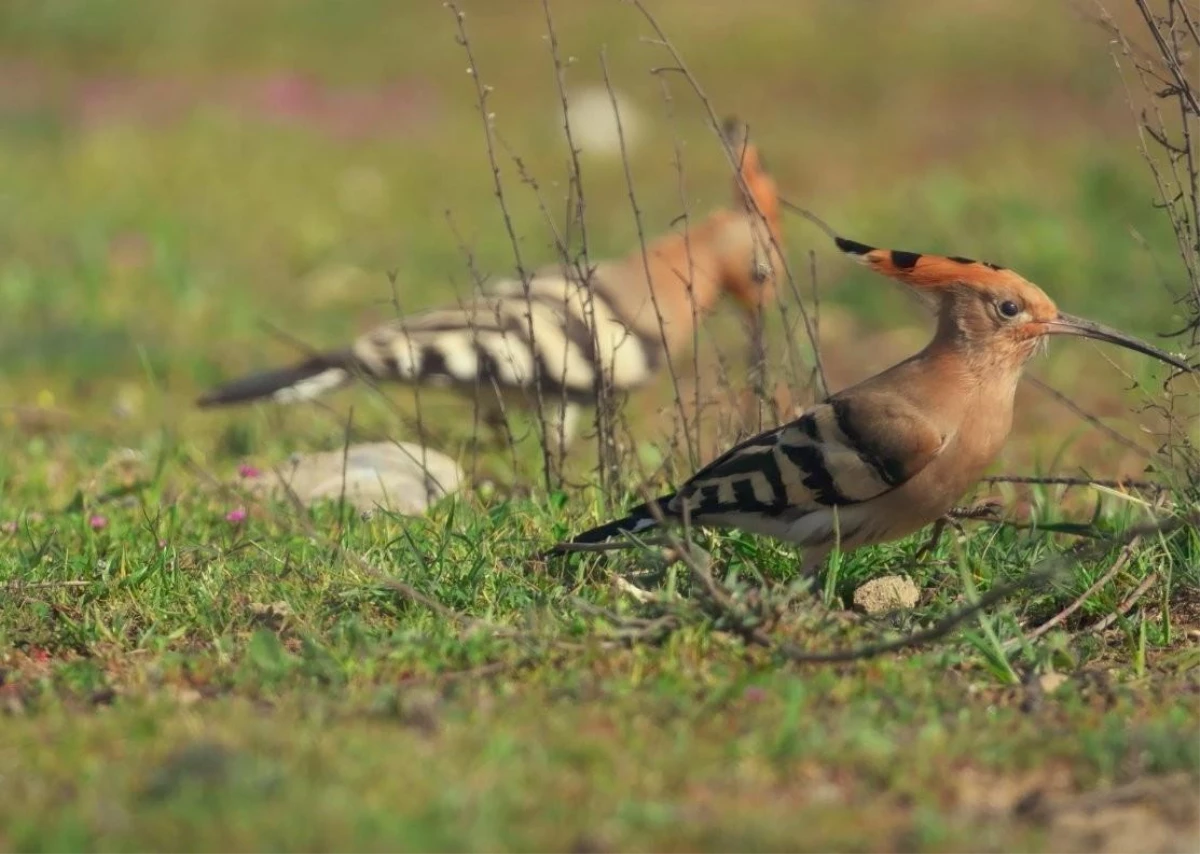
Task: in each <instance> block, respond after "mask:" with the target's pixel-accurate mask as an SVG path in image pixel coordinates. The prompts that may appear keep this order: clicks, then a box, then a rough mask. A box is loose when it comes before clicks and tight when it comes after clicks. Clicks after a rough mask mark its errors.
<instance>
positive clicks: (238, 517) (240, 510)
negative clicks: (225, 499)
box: [225, 507, 246, 525]
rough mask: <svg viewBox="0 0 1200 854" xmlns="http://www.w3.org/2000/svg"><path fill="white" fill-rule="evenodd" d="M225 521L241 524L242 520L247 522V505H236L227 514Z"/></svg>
mask: <svg viewBox="0 0 1200 854" xmlns="http://www.w3.org/2000/svg"><path fill="white" fill-rule="evenodd" d="M225 521H226V522H230V523H232V524H234V525H240V524H241V523H242V522H245V521H246V508H245V507H235V508H234V509H233V510H230V511H229V512H228V513H226V514H225Z"/></svg>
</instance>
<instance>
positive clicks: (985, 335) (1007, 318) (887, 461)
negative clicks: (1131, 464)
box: [547, 231, 1195, 573]
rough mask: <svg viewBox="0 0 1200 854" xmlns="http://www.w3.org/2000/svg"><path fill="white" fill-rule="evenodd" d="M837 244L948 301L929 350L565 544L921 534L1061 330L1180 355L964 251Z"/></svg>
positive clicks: (1159, 355) (810, 555)
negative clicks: (696, 533) (668, 537)
mask: <svg viewBox="0 0 1200 854" xmlns="http://www.w3.org/2000/svg"><path fill="white" fill-rule="evenodd" d="M829 234H830V236H831V237H833V239H834V241H835V242H836V244H837V247H838V248H839V249H840V250H841V251H842V252H844V253H845V254H846V255H848V256H850V257H851V258H853V259H855V260H857V261H859V262H861V263H863V264H865V265H866V266H868V267H870V268H871V269H872V270H875V271H876V272H878V273H882V274H883V275H885V276H890V277H892V278H894V279H898V280H899V281H901V282H903V283H904V284H905V285H907V286H908V287H909V288H910V289H911V290H912V291H913V292H914V293H915V294H917V295H918V296H919V297H921V298H922V301H924V302H926V303H927V304H929V305H930V306H931V307H932V308H933V309H935V311H936V314H937V330H936V332H935V333H934V336H933V340H932V341H930V343H929V344H928V345H927V346H926V347H925V349H924V350H922V351H921V352H919V353H917V354H916V355H914V356H911V357H909V358H907V359H905V360H904V361H902V362H900V363H899V364H897V365H894V366H893V367H891V368H889V369H887V370H885V371H883V372H882V373H880V374H877V375H876V376H874V377H871V378H869V379H867V380H865V381H863V382H861V383H858V384H857V385H854V386H852V387H850V388H847V389H845V390H843V391H841V392H838V393H837V394H834V395H832V396H831V397H829V398H827V399H826V400H825V401H824V402H822V403H818V404H816V405H815V406H812V407H810V408H809V409H808V410H806V411H805V412H804V413H803V414H802V415H801V416H800V417H799V418H798V419H796V420H794V421H792V422H790V423H788V424H785V425H783V426H782V427H778V428H776V429H774V430H770V431H768V432H765V433H762V434H760V435H757V436H754V437H753V438H751V439H748V440H746V441H744V442H742V443H741V444H739V445H737V446H735V447H733V448H731V449H730V450H729V451H727V452H726V453H724V454H723V455H721V456H720V457H718V458H717V459H716V460H714V461H713V462H711V463H709V464H708V465H707V466H705V467H704V468H702V469H701V470H700V471H699V472H697V473H696V474H695V475H694V476H693V477H692V478H691V479H690V480H688V481H687V482H686V483H684V485H683V486H682V487H680V488H679V489H677V490H676V491H674V492H672V493H671V494H669V495H664V496H662V497H661V498H658V499H656V500H654V501H651V502H649V503H646V504H642V505H641V506H639V507H637V508H635V509H634V510H633V511H631V512H630V514H629V515H628V516H626V517H625V518H624V519H620V520H618V521H615V522H610V523H609V524H607V525H602V526H600V527H598V528H594V529H592V530H590V531H587V532H586V533H583V534H580V535H579V536H577V537H575V538H574V539H573V540H571V541H569V542H566V543H560V544H559V545H557V546H555V547H554V548H552V549H551V550H550V551H549V552H547V554H556V553H565V552H569V551H572V550H573V549H572V546H575V545H580V544H593V543H599V542H602V541H604V540H607V539H609V538H611V537H614V536H617V535H619V534H623V533H624V534H638V533H642V532H645V531H647V530H650V529H653V528H656V527H657V526H659V524H660V519H661V520H662V521H665V522H668V523H679V522H682V521H683V520H685V519H686V520H687V521H688V522H689V523H690V524H695V525H699V526H713V527H726V528H740V529H743V530H746V531H749V532H751V533H755V534H760V535H766V536H770V537H774V538H777V539H779V540H783V541H786V542H791V543H796V544H798V545H800V546H802V547H804V550H805V555H804V563H803V565H802V567H801V571H802V572H803V573H811V572H813V571H815V570H816V569H818V568H819V567H820V565H821V563H822V562H823V561H824V559H825V557H826V556H827V555H828V554H829V552H830V551H832V550H833V549H834V548H835V547H837V548H840V549H841V550H842V551H843V552H847V551H851V550H854V549H857V548H860V547H862V546H867V545H873V544H877V543H883V542H887V541H890V540H895V539H899V538H900V537H904V536H906V535H908V534H911V533H915V532H916V531H918V530H920V529H921V528H923V527H925V526H926V525H928V524H930V523H933V522H935V521H937V520H939V519H941V518H942V517H943V516H945V515H946V514H947V513H948V512H949V511H950V510H951V509H952V508H953V507H954V505H955V503H956V502H957V501H958V500H960V499H961V497H962V496H963V495H964V494H965V493H966V492H967V491H968V490H969V489H970V488H971V487H972V486H973V485H974V484H975V483H976V482H977V481H978V480H979V479H980V477H982V476H983V474H984V471H985V470H986V469H987V467H988V466H989V465H990V464H991V462H992V461H993V460H994V459H995V458H996V456H997V454H998V453H999V452H1000V449H1001V447H1002V446H1003V445H1004V442H1005V439H1006V438H1007V436H1008V433H1009V430H1010V428H1011V426H1012V417H1013V399H1014V397H1015V395H1016V390H1017V382H1018V380H1019V379H1020V376H1021V373H1022V370H1023V369H1024V366H1025V364H1026V362H1027V361H1028V360H1029V358H1030V357H1031V356H1032V355H1033V354H1034V352H1035V351H1036V350H1038V348H1039V346H1040V345H1041V344H1043V343H1044V342H1045V341H1046V338H1047V336H1050V335H1082V336H1086V337H1089V338H1094V339H1098V340H1100V341H1108V342H1110V343H1113V344H1117V345H1120V346H1122V347H1126V348H1128V349H1130V350H1136V351H1138V352H1140V353H1144V354H1146V355H1149V356H1153V357H1154V358H1156V359H1159V360H1161V361H1163V362H1166V363H1167V364H1169V365H1173V366H1174V367H1176V368H1179V369H1180V370H1184V371H1192V370H1195V368H1193V367H1191V366H1189V365H1188V364H1187V363H1186V362H1184V361H1182V360H1181V359H1179V358H1176V357H1175V356H1172V355H1170V354H1169V353H1166V352H1163V351H1162V350H1159V349H1157V348H1155V347H1152V346H1150V345H1149V344H1145V343H1143V342H1141V341H1138V340H1137V339H1135V338H1131V337H1129V336H1127V335H1125V334H1123V333H1121V332H1117V331H1116V330H1113V329H1109V328H1107V327H1105V326H1102V325H1100V324H1099V323H1095V322H1093V321H1090V320H1084V319H1082V318H1079V317H1073V316H1071V315H1069V314H1065V313H1063V312H1061V311H1059V310H1058V308H1057V307H1056V306H1055V304H1054V302H1053V301H1052V300H1051V299H1050V297H1048V296H1047V295H1046V294H1045V293H1044V292H1043V291H1042V290H1041V289H1040V288H1039V287H1037V286H1036V285H1034V284H1033V283H1031V282H1028V281H1026V280H1025V279H1024V278H1022V277H1021V276H1019V275H1018V274H1017V273H1015V272H1013V271H1012V270H1008V269H1005V268H1003V267H1001V266H999V265H996V264H990V263H987V262H980V261H973V260H971V259H970V258H962V257H957V256H952V257H942V256H939V255H924V254H921V253H917V252H903V251H899V250H888V249H876V248H875V247H872V246H867V245H866V244H864V243H858V242H856V241H853V240H847V239H845V238H842V237H838V236H837V235H835V234H834V233H833V232H832V231H830V232H829Z"/></svg>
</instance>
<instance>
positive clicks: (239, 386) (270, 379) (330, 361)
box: [196, 353, 352, 409]
mask: <svg viewBox="0 0 1200 854" xmlns="http://www.w3.org/2000/svg"><path fill="white" fill-rule="evenodd" d="M351 362H352V357H351V356H350V355H349V354H348V353H325V354H321V355H317V356H314V357H312V358H311V359H309V360H308V361H306V362H302V363H300V364H298V365H292V366H290V367H286V368H277V369H275V370H271V371H263V372H262V373H257V374H250V375H249V376H245V377H241V378H240V379H236V380H233V381H231V382H228V383H225V384H224V385H219V386H217V387H216V388H214V389H210V390H209V391H206V392H205V393H204V394H202V395H200V396H199V397H198V398H196V406H197V407H198V408H200V409H212V408H214V407H218V406H230V405H233V404H237V403H250V402H251V401H255V400H266V399H268V398H270V397H271V396H273V395H274V394H275V393H276V392H279V391H282V390H283V389H285V388H288V387H289V386H292V385H295V384H296V383H299V382H302V381H304V380H306V379H309V378H310V377H313V376H315V375H317V374H320V373H323V372H325V371H328V370H334V369H340V370H347V369H348V366H349V365H350V364H351Z"/></svg>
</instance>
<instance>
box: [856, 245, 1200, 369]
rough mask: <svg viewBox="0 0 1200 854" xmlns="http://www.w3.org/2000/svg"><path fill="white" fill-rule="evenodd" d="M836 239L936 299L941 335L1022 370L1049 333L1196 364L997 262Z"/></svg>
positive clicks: (947, 341) (925, 298) (989, 359)
mask: <svg viewBox="0 0 1200 854" xmlns="http://www.w3.org/2000/svg"><path fill="white" fill-rule="evenodd" d="M834 241H835V242H836V243H837V247H838V248H839V249H840V250H842V252H844V253H846V254H847V255H849V256H850V257H851V258H853V259H854V260H856V261H858V262H860V263H862V264H864V265H866V266H868V267H870V268H871V269H872V270H875V271H876V272H878V273H882V274H883V275H885V276H889V277H891V278H893V279H897V280H899V281H901V282H903V283H904V284H905V285H907V286H908V287H909V288H910V289H911V290H912V292H913V293H915V294H916V295H917V296H918V297H920V298H921V299H922V301H924V302H926V303H928V304H929V305H931V306H932V307H933V308H934V310H935V311H937V313H938V335H937V338H936V339H935V341H939V342H941V343H943V344H949V345H952V346H958V347H962V348H965V349H966V350H968V351H970V352H971V353H972V354H974V355H976V356H978V357H979V358H980V359H981V360H982V361H985V362H987V363H989V364H990V365H991V366H994V367H1008V368H1010V369H1013V370H1019V369H1020V368H1021V366H1023V365H1024V364H1025V362H1026V361H1027V360H1028V359H1029V357H1030V356H1032V355H1033V354H1034V352H1035V351H1036V350H1037V348H1038V345H1039V344H1040V343H1042V342H1043V341H1045V339H1046V337H1047V336H1049V335H1081V336H1084V337H1087V338H1094V339H1096V340H1099V341H1107V342H1109V343H1110V344H1116V345H1118V346H1120V347H1125V348H1126V349H1129V350H1135V351H1137V352H1139V353H1144V354H1146V355H1147V356H1152V357H1154V358H1155V359H1158V360H1160V361H1162V362H1166V363H1167V364H1168V365H1173V366H1174V367H1176V368H1179V369H1181V370H1184V371H1192V370H1195V368H1193V367H1192V366H1190V365H1188V364H1187V363H1186V362H1184V361H1183V360H1182V359H1180V358H1178V357H1176V356H1173V355H1171V354H1170V353H1167V352H1166V351H1164V350H1160V349H1158V348H1157V347H1153V346H1151V345H1150V344H1147V343H1145V342H1144V341H1139V340H1138V339H1137V338H1134V337H1132V336H1130V335H1126V334H1125V333H1123V332H1119V331H1117V330H1115V329H1110V328H1109V327H1107V326H1103V325H1102V324H1099V323H1096V322H1095V321H1091V320H1085V319H1084V318H1082V317H1075V316H1073V315H1070V314H1066V313H1065V312H1062V311H1059V309H1058V306H1056V305H1055V304H1054V300H1052V299H1050V297H1049V296H1047V295H1046V292H1045V291H1043V290H1042V289H1041V288H1039V287H1038V286H1037V285H1035V284H1033V283H1032V282H1030V281H1027V280H1026V279H1024V278H1023V277H1022V276H1020V275H1018V274H1017V273H1014V272H1013V271H1012V270H1008V269H1005V268H1004V267H1001V266H999V265H997V264H990V263H987V262H984V261H974V260H972V259H970V258H962V257H958V256H950V257H946V256H943V255H924V254H921V253H917V252H903V251H900V250H897V249H877V248H875V247H873V246H867V245H866V244H864V243H858V242H857V241H854V240H847V239H845V238H843V237H836V236H835V237H834Z"/></svg>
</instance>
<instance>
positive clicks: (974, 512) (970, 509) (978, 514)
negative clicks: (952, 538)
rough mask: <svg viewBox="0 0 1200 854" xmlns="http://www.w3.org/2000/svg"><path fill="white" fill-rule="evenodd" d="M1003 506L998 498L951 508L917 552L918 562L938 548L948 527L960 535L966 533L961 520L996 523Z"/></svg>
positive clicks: (935, 524) (936, 523)
mask: <svg viewBox="0 0 1200 854" xmlns="http://www.w3.org/2000/svg"><path fill="white" fill-rule="evenodd" d="M1003 506H1004V505H1003V504H1001V503H1000V501H999V500H998V499H996V498H985V499H983V500H982V501H976V502H975V503H973V504H967V505H964V506H962V507H951V508H950V511H949V512H948V513H946V515H945V516H942V517H940V518H939V519H938V520H937V521H936V522H934V523H933V531H932V533H930V535H929V539H928V540H927V541H926V542H925V545H923V546H921V548H920V549H918V550H917V554H916V558H917V560H921V559H922V558H924V557H925V556H926V555H928V554H929V553H931V552H932V551H933V550H934V549H935V548H937V544H938V542H939V541H941V539H942V534H944V533H945V532H946V526H947V525H953V526H954V530H956V531H958V532H959V533H960V534H961V533H964V531H963V526H962V522H961V521H960V520H962V519H986V520H989V521H994V520H996V519H999V518H1000V510H1001V508H1002V507H1003Z"/></svg>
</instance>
